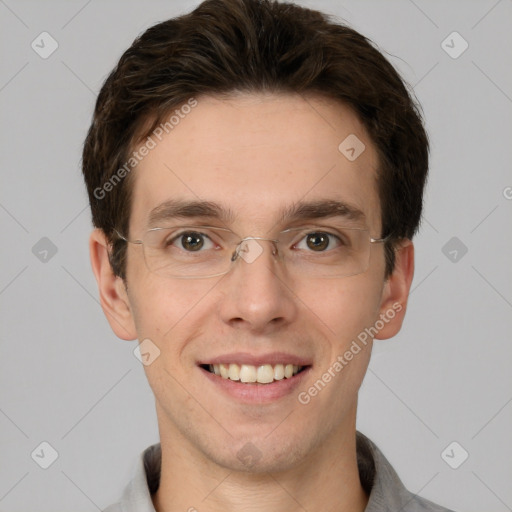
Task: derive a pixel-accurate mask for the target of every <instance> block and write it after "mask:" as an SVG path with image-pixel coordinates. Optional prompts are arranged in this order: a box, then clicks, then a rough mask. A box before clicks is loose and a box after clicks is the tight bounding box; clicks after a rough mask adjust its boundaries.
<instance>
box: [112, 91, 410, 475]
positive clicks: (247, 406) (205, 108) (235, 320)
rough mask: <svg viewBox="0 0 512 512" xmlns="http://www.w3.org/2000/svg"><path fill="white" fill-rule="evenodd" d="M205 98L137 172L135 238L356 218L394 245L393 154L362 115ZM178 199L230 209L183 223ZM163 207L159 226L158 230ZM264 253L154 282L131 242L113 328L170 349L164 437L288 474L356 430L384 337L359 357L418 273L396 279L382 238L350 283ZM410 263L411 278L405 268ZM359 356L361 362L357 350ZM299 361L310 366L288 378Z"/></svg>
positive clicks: (237, 463) (319, 102) (268, 230)
mask: <svg viewBox="0 0 512 512" xmlns="http://www.w3.org/2000/svg"><path fill="white" fill-rule="evenodd" d="M197 100H198V104H197V106H196V107H195V108H194V109H192V111H191V113H190V114H188V115H187V116H186V117H184V118H183V119H181V120H180V122H179V124H178V125H176V126H175V127H174V129H173V130H172V131H171V132H170V133H169V134H167V135H165V136H164V137H162V140H161V141H160V142H158V143H157V145H156V147H154V148H153V149H152V150H151V151H150V152H149V154H148V155H147V156H146V157H145V158H144V159H143V160H142V161H141V163H140V164H139V165H138V166H137V169H136V171H135V174H134V175H133V187H134V188H133V204H132V212H131V218H130V232H129V234H128V238H129V239H130V240H137V239H140V238H142V237H143V236H144V233H145V232H146V231H147V230H148V229H149V228H152V227H165V226H166V225H169V224H171V223H172V224H176V223H178V224H181V225H187V226H189V225H194V226H196V225H197V226H199V225H202V226H204V225H209V226H211V225H214V226H219V227H224V228H229V229H231V230H232V231H234V232H235V233H237V234H239V235H240V237H241V238H243V237H247V236H254V237H263V238H267V239H268V238H276V237H277V236H279V232H281V231H283V230H286V229H288V228H294V227H302V226H304V225H307V226H317V225H318V226H331V225H336V224H340V223H345V224H348V225H358V226H366V227H367V228H368V230H369V235H370V236H371V237H374V238H379V237H380V236H381V231H380V227H381V218H380V203H379V197H378V193H377V189H376V172H377V171H376V170H377V167H378V161H377V156H376V152H375V149H374V145H373V143H372V142H371V141H370V139H369V138H368V136H367V134H366V131H365V129H364V127H363V125H362V124H361V122H360V121H359V120H358V118H357V116H356V115H355V114H354V113H353V112H352V111H351V110H350V109H349V108H347V107H346V106H344V105H342V104H340V103H338V102H334V101H331V100H327V99H325V98H320V97H311V96H310V97H307V98H305V97H301V96H293V95H257V96H256V95H237V96H232V97H230V98H229V99H216V98H212V97H199V98H197ZM354 135H355V136H356V137H357V139H359V140H360V141H362V142H363V143H364V145H365V149H364V151H363V152H362V153H361V154H360V155H359V156H358V157H357V158H356V159H353V158H350V159H349V158H347V156H346V155H347V153H345V154H344V153H343V152H342V151H340V149H339V146H340V143H342V141H344V140H345V139H346V138H347V137H348V136H354ZM349 140H350V139H349ZM348 155H349V156H353V155H351V153H350V152H349V153H348ZM170 201H174V202H176V201H180V202H201V203H202V202H208V203H209V204H210V205H211V204H215V205H216V207H215V208H216V212H217V213H216V214H215V215H214V216H211V215H201V216H199V215H197V214H198V213H202V214H205V213H208V212H204V211H203V212H198V211H192V209H191V208H189V209H188V213H186V215H185V213H184V212H181V213H182V214H183V215H182V216H181V217H179V218H172V217H165V215H164V216H163V217H162V211H163V207H162V205H164V204H166V203H167V204H169V202H170ZM333 202H337V204H339V203H343V204H344V205H346V206H347V207H348V208H349V209H351V211H354V212H359V213H358V215H356V216H348V215H346V214H342V215H339V216H333V215H330V216H327V217H325V218H322V217H321V216H320V217H319V218H304V215H302V216H297V215H292V216H290V215H286V214H285V213H286V212H288V214H289V213H290V211H291V210H293V207H296V206H297V205H298V204H303V203H316V204H317V205H318V204H321V203H329V204H333ZM155 212H158V213H160V215H159V219H158V221H151V220H150V217H151V216H152V217H155V215H154V214H155ZM219 212H220V214H219ZM167 213H170V212H169V211H167ZM229 213H230V214H231V215H229ZM295 213H297V212H295ZM152 214H153V215H152ZM318 215H321V214H318ZM155 222H157V224H155ZM333 223H334V224H333ZM301 243H302V244H304V241H303V242H301ZM259 246H260V247H261V248H262V249H263V251H262V252H261V254H259V255H258V256H257V257H256V258H255V259H254V260H252V259H249V258H248V259H247V261H246V260H245V259H242V258H239V259H238V260H236V261H235V262H234V263H232V265H231V269H230V271H229V272H228V273H226V274H225V275H222V276H216V277H209V278H200V279H178V278H174V277H163V276H161V275H158V274H155V273H154V272H150V271H149V269H148V267H147V265H146V264H145V260H144V252H143V248H142V246H141V245H136V244H128V248H127V267H126V285H127V289H126V290H125V289H124V284H122V283H121V281H120V280H119V278H118V281H117V283H116V286H117V290H118V292H119V296H120V297H121V298H122V300H121V302H122V303H124V304H125V309H124V310H123V311H121V310H122V307H121V306H119V307H118V310H119V311H118V312H117V313H115V312H114V313H112V314H111V315H110V316H115V315H116V314H117V315H118V320H120V321H117V322H114V321H111V325H112V327H113V328H114V330H116V332H117V333H118V334H119V336H121V337H123V338H130V337H138V338H139V340H145V339H149V340H151V343H152V344H154V345H156V347H158V350H159V351H160V355H159V356H158V357H157V358H156V359H155V360H154V361H153V362H152V363H151V364H149V365H147V366H145V371H146V374H147V378H148V380H149V383H150V385H151V387H152V389H153V392H154V394H155V397H156V404H157V413H158V421H159V428H160V435H161V438H162V440H164V439H174V440H176V439H179V443H176V444H177V445H178V446H179V450H180V452H182V453H185V452H186V453H187V454H188V455H192V456H193V457H195V458H196V459H197V458H201V459H202V460H204V461H206V463H208V464H212V463H213V464H218V465H220V466H223V467H228V468H231V469H239V470H248V469H250V470H252V471H276V470H282V469H286V468H291V467H294V465H295V466H296V465H298V464H301V463H303V462H305V461H307V460H310V459H311V458H312V457H315V456H318V454H319V453H321V451H322V449H324V448H325V447H331V448H332V447H333V446H335V445H336V443H337V442H338V441H337V440H340V439H342V438H343V436H344V434H347V433H349V432H353V430H354V428H355V415H356V402H357V393H358V389H359V387H360V384H361V381H362V379H363V376H364V374H365V371H366V368H367V364H368V361H369V356H370V351H371V339H370V338H369V337H368V336H367V340H366V344H364V343H362V342H361V341H359V342H358V343H357V345H358V347H359V350H358V351H356V349H355V348H354V343H353V342H354V340H358V336H359V340H361V333H362V332H365V328H366V329H368V328H370V327H372V326H375V324H376V322H377V321H378V320H379V318H382V317H381V316H380V315H382V314H387V311H388V310H390V309H392V308H393V306H392V305H393V304H394V303H396V301H397V298H398V300H400V299H403V300H402V303H403V301H404V300H405V296H404V293H403V289H404V286H403V283H402V281H403V279H402V281H400V278H399V277H398V278H397V277H394V276H391V278H390V279H388V280H386V279H385V278H384V275H385V260H384V248H383V245H382V244H379V243H377V244H373V245H372V246H371V252H370V259H369V265H368V268H367V270H366V271H365V272H363V273H360V274H358V275H353V276H350V277H343V278H325V277H312V276H309V275H304V274H301V273H300V272H296V273H292V272H289V271H288V270H289V269H288V268H287V267H286V265H285V264H283V262H282V260H280V259H279V258H278V257H277V256H276V255H275V254H273V251H272V249H273V247H274V246H273V245H272V243H271V242H268V241H260V242H259ZM301 247H305V246H304V245H302V246H301ZM305 250H308V248H307V247H306V248H305ZM249 260H251V261H249ZM397 265H398V270H397V271H396V272H397V274H396V275H398V276H400V272H401V270H400V265H401V259H400V258H398V259H397ZM397 282H400V283H402V284H398V285H397V284H394V283H397ZM402 306H403V304H402ZM402 306H401V307H402ZM394 309H395V312H394V315H393V318H392V319H389V318H388V317H386V319H387V321H386V322H382V321H381V322H380V324H385V325H384V327H383V328H382V329H379V334H378V337H389V336H392V335H394V334H395V333H396V332H397V330H398V329H399V327H400V322H401V314H399V313H398V311H397V309H398V308H397V307H396V306H395V308H394ZM388 316H390V315H388ZM121 323H123V324H124V329H123V330H122V331H121V328H120V324H121ZM380 324H378V325H380ZM366 332H367V331H366ZM363 337H364V336H363ZM154 345H151V346H154ZM351 347H352V357H350V356H344V354H346V353H347V351H349V352H350V349H351ZM336 361H338V362H340V365H341V364H342V363H341V361H342V362H343V364H342V369H340V366H339V365H336V364H335V362H336ZM214 364H215V365H218V364H224V365H226V366H225V367H224V372H228V373H229V375H230V376H231V377H232V378H234V379H236V378H237V376H238V374H237V372H236V368H234V369H230V368H229V365H230V364H233V365H239V366H240V365H242V364H244V365H247V368H246V369H245V370H243V372H247V375H251V374H252V372H253V368H252V366H254V367H255V369H256V371H257V369H258V367H260V366H265V370H261V374H260V375H263V377H262V379H265V378H269V377H268V376H269V375H270V380H272V379H273V377H272V375H273V376H274V377H275V379H276V380H273V382H270V383H242V382H240V381H239V380H238V381H237V380H231V379H226V378H224V377H223V376H221V375H215V374H214V373H211V372H210V371H209V369H211V368H210V366H209V365H214ZM266 365H270V369H269V366H266ZM280 365H283V367H280ZM286 365H295V366H296V367H299V369H300V370H301V371H299V373H297V374H296V375H294V376H289V377H288V378H286V377H285V378H282V377H281V375H280V374H281V373H282V370H286ZM281 368H282V369H281ZM219 371H220V370H219ZM295 371H297V368H295ZM230 372H231V373H230ZM269 372H270V373H269ZM265 375H266V376H267V377H265ZM329 376H330V378H329ZM249 378H250V377H249ZM319 380H320V381H321V383H319V382H318V381H319ZM315 383H316V384H315ZM312 389H313V391H311V390H312ZM315 390H316V391H315ZM321 447H324V448H322V449H321ZM248 464H249V466H248Z"/></svg>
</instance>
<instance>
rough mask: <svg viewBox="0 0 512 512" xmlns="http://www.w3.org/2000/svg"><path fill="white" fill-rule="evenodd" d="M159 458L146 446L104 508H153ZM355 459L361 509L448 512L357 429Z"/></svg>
mask: <svg viewBox="0 0 512 512" xmlns="http://www.w3.org/2000/svg"><path fill="white" fill-rule="evenodd" d="M160 462H161V451H160V445H159V444H155V445H153V446H150V447H149V448H147V449H146V450H145V451H144V452H143V453H142V455H141V457H140V459H139V462H138V464H137V466H136V468H135V473H134V476H133V479H132V480H131V482H130V483H129V484H128V486H127V487H126V489H125V491H124V493H123V496H122V498H121V500H120V501H119V502H117V503H115V504H113V505H111V506H110V507H108V508H107V509H106V510H105V511H104V512H155V509H154V507H153V502H152V500H151V494H153V493H154V492H155V491H156V490H157V489H158V485H159V481H160ZM357 463H358V467H359V477H360V479H361V484H362V486H363V488H364V490H365V491H366V492H367V493H368V494H369V496H370V499H369V501H368V505H367V507H366V509H365V512H451V511H450V510H448V509H447V508H443V507H440V506H439V505H436V504H435V503H432V502H431V501H428V500H426V499H424V498H420V497H419V496H417V495H415V494H412V493H410V492H409V491H408V490H407V489H406V488H405V487H404V485H403V484H402V482H401V481H400V479H399V478H398V475H397V474H396V472H395V470H394V469H393V468H392V467H391V464H390V463H389V462H388V461H387V460H386V458H385V457H384V455H383V454H382V452H381V451H380V450H379V449H378V448H377V446H376V445H375V444H374V443H372V442H371V441H370V440H369V439H368V438H367V437H365V436H364V435H363V434H361V433H359V432H358V433H357Z"/></svg>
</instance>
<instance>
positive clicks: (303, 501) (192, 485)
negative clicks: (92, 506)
mask: <svg viewBox="0 0 512 512" xmlns="http://www.w3.org/2000/svg"><path fill="white" fill-rule="evenodd" d="M167 432H169V431H168V430H167ZM163 434H164V432H162V431H161V432H160V437H161V448H162V467H161V477H160V486H159V489H158V491H157V493H156V494H155V495H154V496H153V504H154V507H155V510H156V511H157V512H169V511H171V510H183V511H189V512H220V511H223V512H235V511H239V510H244V511H247V512H260V511H267V510H272V511H275V512H296V511H297V510H307V511H308V512H320V511H321V512H326V511H327V512H330V511H332V512H334V511H336V512H344V511H346V512H348V511H350V512H363V511H364V509H365V507H366V505H367V503H368V496H367V495H366V493H365V492H364V490H363V488H362V486H361V482H360V480H359V471H358V467H357V454H356V441H355V423H354V428H353V429H352V430H351V431H350V432H349V433H348V434H347V433H344V432H341V431H340V432H335V433H334V434H333V436H331V437H332V439H329V440H328V441H327V442H325V443H323V444H322V445H321V446H320V447H319V448H318V449H317V450H315V452H314V454H313V455H311V456H309V457H306V458H305V459H303V460H302V461H301V462H299V463H298V464H296V465H294V467H293V468H291V469H288V470H285V471H280V472H276V473H250V472H240V471H234V470H231V469H229V468H227V467H222V466H220V465H218V464H216V463H214V462H213V461H211V460H209V459H207V458H206V457H204V455H203V454H200V453H198V452H197V451H194V449H190V448H191V447H190V445H188V442H187V440H186V439H185V438H184V437H182V436H180V435H179V434H178V433H177V432H176V431H174V432H172V436H171V435H165V434H164V435H163Z"/></svg>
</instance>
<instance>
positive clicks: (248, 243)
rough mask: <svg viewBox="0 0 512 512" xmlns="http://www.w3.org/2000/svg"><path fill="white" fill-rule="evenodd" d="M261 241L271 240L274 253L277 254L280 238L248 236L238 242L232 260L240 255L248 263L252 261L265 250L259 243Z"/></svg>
mask: <svg viewBox="0 0 512 512" xmlns="http://www.w3.org/2000/svg"><path fill="white" fill-rule="evenodd" d="M260 241H262V242H263V241H266V242H271V243H272V254H273V255H276V254H277V245H276V244H277V243H278V242H279V240H276V239H275V238H265V237H261V236H246V237H245V238H242V240H240V241H239V242H238V243H237V245H236V247H235V250H234V251H233V254H232V256H231V261H235V260H236V259H238V258H239V257H240V258H242V259H243V260H244V261H245V262H246V263H252V262H253V261H254V260H256V258H258V257H259V256H260V254H261V253H262V252H263V247H262V245H261V244H260V243H258V242H260Z"/></svg>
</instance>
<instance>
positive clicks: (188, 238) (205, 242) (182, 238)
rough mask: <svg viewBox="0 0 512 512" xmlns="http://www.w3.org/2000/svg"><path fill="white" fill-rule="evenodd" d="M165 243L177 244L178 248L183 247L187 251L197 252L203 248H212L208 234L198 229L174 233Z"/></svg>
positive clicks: (168, 244)
mask: <svg viewBox="0 0 512 512" xmlns="http://www.w3.org/2000/svg"><path fill="white" fill-rule="evenodd" d="M166 245H167V246H170V245H172V246H177V247H178V248H179V249H184V250H185V251H187V252H198V251H201V249H203V248H204V249H212V248H213V242H212V241H211V240H210V238H209V237H208V235H205V234H204V233H200V232H198V231H185V232H183V233H180V234H178V235H175V236H174V237H172V238H171V239H169V240H168V241H167V243H166Z"/></svg>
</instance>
